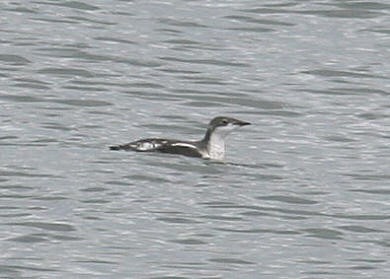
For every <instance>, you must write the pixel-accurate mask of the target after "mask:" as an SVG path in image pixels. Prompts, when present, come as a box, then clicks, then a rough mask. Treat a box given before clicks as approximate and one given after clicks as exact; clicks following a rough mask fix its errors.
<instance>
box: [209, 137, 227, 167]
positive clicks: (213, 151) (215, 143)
mask: <svg viewBox="0 0 390 279" xmlns="http://www.w3.org/2000/svg"><path fill="white" fill-rule="evenodd" d="M207 149H208V151H209V156H210V159H212V160H218V161H222V160H223V159H224V158H225V150H226V147H225V137H224V136H223V135H220V134H218V133H213V134H212V135H211V137H210V141H209V144H208V146H207Z"/></svg>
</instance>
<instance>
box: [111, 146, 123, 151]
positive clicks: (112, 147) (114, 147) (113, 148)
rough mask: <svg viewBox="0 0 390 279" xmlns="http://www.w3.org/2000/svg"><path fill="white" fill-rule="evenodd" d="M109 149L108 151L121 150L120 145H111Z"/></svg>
mask: <svg viewBox="0 0 390 279" xmlns="http://www.w3.org/2000/svg"><path fill="white" fill-rule="evenodd" d="M109 148H110V150H121V146H120V145H112V146H110V147H109Z"/></svg>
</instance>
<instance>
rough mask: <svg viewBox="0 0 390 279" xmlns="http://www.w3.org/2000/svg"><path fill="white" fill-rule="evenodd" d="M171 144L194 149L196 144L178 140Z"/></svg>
mask: <svg viewBox="0 0 390 279" xmlns="http://www.w3.org/2000/svg"><path fill="white" fill-rule="evenodd" d="M171 145H172V146H179V147H189V148H194V149H196V146H195V145H193V144H190V143H182V142H178V143H172V144H171Z"/></svg>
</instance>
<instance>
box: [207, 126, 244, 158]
mask: <svg viewBox="0 0 390 279" xmlns="http://www.w3.org/2000/svg"><path fill="white" fill-rule="evenodd" d="M236 128H237V126H235V125H232V124H228V125H227V126H224V127H217V128H216V129H215V130H214V131H213V133H211V136H210V139H209V142H208V145H207V149H208V153H209V156H210V159H212V160H218V161H222V160H223V159H224V158H225V151H226V146H225V138H226V137H227V136H228V135H229V134H230V133H231V132H232V131H233V130H235V129H236Z"/></svg>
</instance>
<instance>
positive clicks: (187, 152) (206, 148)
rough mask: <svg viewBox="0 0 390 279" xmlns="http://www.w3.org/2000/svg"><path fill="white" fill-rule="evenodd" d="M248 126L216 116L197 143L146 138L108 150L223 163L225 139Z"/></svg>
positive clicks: (232, 119) (239, 121)
mask: <svg viewBox="0 0 390 279" xmlns="http://www.w3.org/2000/svg"><path fill="white" fill-rule="evenodd" d="M250 124H251V123H249V122H246V121H242V120H238V119H235V118H232V117H226V116H217V117H215V118H213V119H212V120H211V121H210V122H209V124H208V128H207V131H206V134H205V136H204V137H203V139H201V140H198V141H181V140H175V139H162V138H147V139H140V140H136V141H133V142H130V143H126V144H121V145H114V146H110V147H109V149H110V150H125V151H138V152H160V153H169V154H180V155H184V156H188V157H198V158H203V159H210V160H217V161H223V160H224V158H225V153H226V144H225V139H226V137H227V136H228V135H229V134H230V133H231V132H232V131H234V130H236V129H237V128H240V127H242V126H247V125H250Z"/></svg>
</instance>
